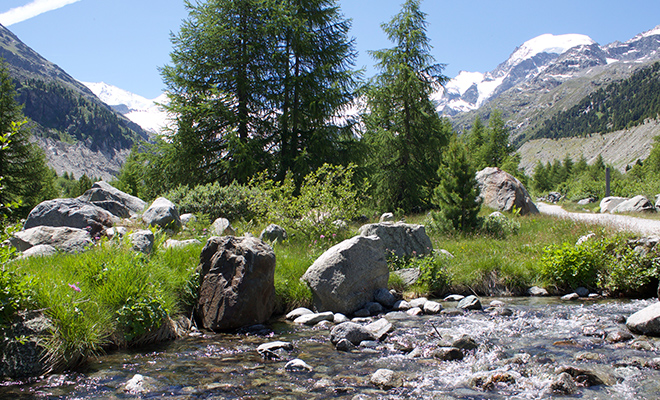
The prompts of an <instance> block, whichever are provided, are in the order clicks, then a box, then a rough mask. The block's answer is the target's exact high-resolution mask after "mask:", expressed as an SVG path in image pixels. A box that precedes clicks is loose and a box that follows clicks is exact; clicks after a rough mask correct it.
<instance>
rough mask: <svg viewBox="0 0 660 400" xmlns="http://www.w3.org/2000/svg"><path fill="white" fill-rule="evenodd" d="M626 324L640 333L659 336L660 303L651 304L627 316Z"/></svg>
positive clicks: (633, 330)
mask: <svg viewBox="0 0 660 400" xmlns="http://www.w3.org/2000/svg"><path fill="white" fill-rule="evenodd" d="M626 326H627V327H628V329H630V330H631V331H632V332H634V333H639V334H640V335H647V336H660V303H655V304H652V305H650V306H648V307H646V308H644V309H642V310H639V311H637V312H636V313H634V314H633V315H631V316H630V317H628V320H627V321H626Z"/></svg>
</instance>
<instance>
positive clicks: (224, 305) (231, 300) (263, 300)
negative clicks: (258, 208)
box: [196, 236, 275, 331]
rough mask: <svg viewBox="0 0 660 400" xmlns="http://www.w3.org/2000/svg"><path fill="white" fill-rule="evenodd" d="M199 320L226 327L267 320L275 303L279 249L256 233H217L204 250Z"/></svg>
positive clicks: (218, 328) (208, 325)
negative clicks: (276, 263) (240, 234)
mask: <svg viewBox="0 0 660 400" xmlns="http://www.w3.org/2000/svg"><path fill="white" fill-rule="evenodd" d="M198 272H199V274H200V279H201V285H200V289H199V297H198V299H197V310H196V316H197V320H198V322H199V323H200V325H201V326H202V327H204V328H205V329H211V330H214V331H226V330H231V329H236V328H241V327H245V326H250V325H255V324H261V323H264V322H266V321H267V320H268V318H270V316H271V314H272V313H273V309H274V307H275V253H274V252H273V249H272V248H271V247H270V246H268V245H267V244H266V243H264V242H263V241H261V240H259V239H257V238H254V237H234V236H223V237H219V236H213V237H211V238H209V240H208V241H207V243H206V246H204V249H203V250H202V254H201V256H200V264H199V267H198Z"/></svg>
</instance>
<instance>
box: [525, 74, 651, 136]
mask: <svg viewBox="0 0 660 400" xmlns="http://www.w3.org/2000/svg"><path fill="white" fill-rule="evenodd" d="M659 115H660V63H658V62H656V63H655V64H653V65H652V66H650V67H648V68H644V69H641V70H639V71H637V72H635V73H634V74H633V75H632V76H630V77H629V78H628V79H625V80H623V81H620V82H614V83H611V84H609V85H608V86H607V87H605V88H601V89H598V90H597V91H595V92H593V93H591V94H590V95H588V96H587V97H585V98H584V99H583V100H582V101H580V102H579V103H578V104H576V105H575V106H573V107H571V108H570V109H568V110H566V111H562V112H560V113H557V114H556V115H555V116H553V117H552V118H550V119H548V120H546V121H545V122H544V123H543V126H542V127H541V128H540V129H539V130H538V131H537V132H536V133H535V134H534V136H533V137H532V139H538V138H552V139H555V138H561V137H574V136H579V137H584V136H587V135H590V134H593V133H601V134H602V133H606V132H614V131H618V130H623V129H629V128H632V127H634V126H637V125H640V124H642V123H643V122H644V121H645V120H647V119H649V118H650V119H655V118H658V116H659Z"/></svg>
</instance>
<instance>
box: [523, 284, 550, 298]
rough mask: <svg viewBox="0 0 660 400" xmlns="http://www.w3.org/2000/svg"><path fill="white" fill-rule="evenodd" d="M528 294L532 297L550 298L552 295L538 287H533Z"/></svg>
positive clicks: (528, 290)
mask: <svg viewBox="0 0 660 400" xmlns="http://www.w3.org/2000/svg"><path fill="white" fill-rule="evenodd" d="M527 294H529V295H530V296H532V297H538V296H549V295H550V293H548V291H547V290H545V289H543V288H542V287H538V286H532V287H531V288H529V289H527Z"/></svg>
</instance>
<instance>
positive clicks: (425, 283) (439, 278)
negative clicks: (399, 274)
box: [387, 255, 451, 295]
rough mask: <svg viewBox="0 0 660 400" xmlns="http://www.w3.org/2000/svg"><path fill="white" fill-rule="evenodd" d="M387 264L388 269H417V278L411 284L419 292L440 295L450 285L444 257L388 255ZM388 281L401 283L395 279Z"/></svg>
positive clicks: (399, 284)
mask: <svg viewBox="0 0 660 400" xmlns="http://www.w3.org/2000/svg"><path fill="white" fill-rule="evenodd" d="M387 264H388V267H389V269H390V271H397V270H400V269H404V268H417V269H419V271H420V276H419V279H418V281H417V283H416V284H415V285H413V286H414V287H415V288H416V290H417V291H418V292H421V293H429V294H434V295H440V294H443V293H445V292H446V291H447V290H448V289H449V287H450V285H451V276H450V274H449V273H448V272H447V261H446V258H444V257H439V256H436V255H427V256H423V257H397V256H395V255H390V256H389V257H388V260H387ZM390 275H392V274H390ZM390 283H391V284H396V285H398V286H401V285H402V282H400V280H397V279H390Z"/></svg>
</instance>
